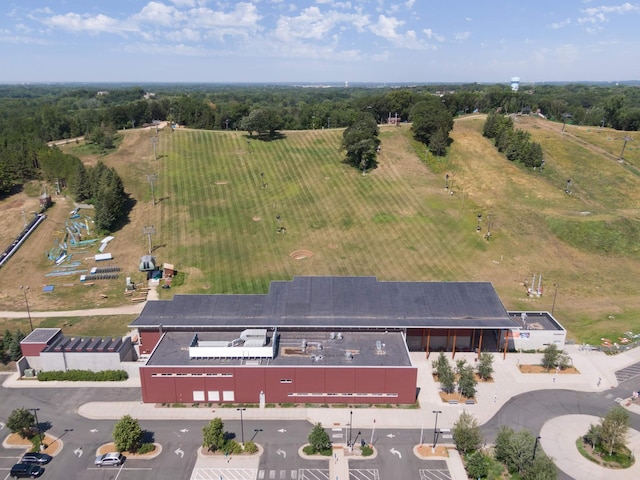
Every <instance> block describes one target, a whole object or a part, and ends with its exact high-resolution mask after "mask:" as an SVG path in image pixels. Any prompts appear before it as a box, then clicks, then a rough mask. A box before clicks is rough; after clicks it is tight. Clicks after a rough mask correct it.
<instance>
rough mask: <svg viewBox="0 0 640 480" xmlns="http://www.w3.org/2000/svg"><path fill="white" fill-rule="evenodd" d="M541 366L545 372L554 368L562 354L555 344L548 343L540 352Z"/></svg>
mask: <svg viewBox="0 0 640 480" xmlns="http://www.w3.org/2000/svg"><path fill="white" fill-rule="evenodd" d="M542 354H543V355H542V366H543V367H544V368H545V369H546V370H551V369H552V368H556V366H557V365H558V360H559V359H560V355H561V354H562V352H561V351H560V349H559V348H558V346H557V345H556V344H555V343H550V344H549V345H548V346H547V348H545V349H544V351H543V352H542Z"/></svg>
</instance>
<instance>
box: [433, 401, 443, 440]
mask: <svg viewBox="0 0 640 480" xmlns="http://www.w3.org/2000/svg"><path fill="white" fill-rule="evenodd" d="M433 413H435V414H436V423H435V425H434V426H433V448H436V443H438V414H439V413H442V411H441V410H434V411H433Z"/></svg>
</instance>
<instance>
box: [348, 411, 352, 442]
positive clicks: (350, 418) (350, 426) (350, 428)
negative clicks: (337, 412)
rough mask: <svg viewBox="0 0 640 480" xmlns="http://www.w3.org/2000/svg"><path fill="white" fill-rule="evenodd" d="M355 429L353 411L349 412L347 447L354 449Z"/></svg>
mask: <svg viewBox="0 0 640 480" xmlns="http://www.w3.org/2000/svg"><path fill="white" fill-rule="evenodd" d="M352 429H353V410H349V442H348V443H347V447H349V448H350V449H353V444H352V443H351V430H352Z"/></svg>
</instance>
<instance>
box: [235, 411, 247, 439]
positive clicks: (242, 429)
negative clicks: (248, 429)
mask: <svg viewBox="0 0 640 480" xmlns="http://www.w3.org/2000/svg"><path fill="white" fill-rule="evenodd" d="M236 410H237V411H239V412H240V435H241V437H240V438H241V439H242V445H244V422H243V420H242V412H244V411H245V410H246V408H236Z"/></svg>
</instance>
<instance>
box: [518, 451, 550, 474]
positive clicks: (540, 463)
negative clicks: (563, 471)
mask: <svg viewBox="0 0 640 480" xmlns="http://www.w3.org/2000/svg"><path fill="white" fill-rule="evenodd" d="M520 477H521V478H522V480H556V479H557V478H558V469H557V467H556V464H555V463H553V459H551V458H550V457H548V456H547V455H545V453H544V452H536V458H535V459H534V460H533V462H532V463H531V465H529V466H528V467H527V468H526V470H525V471H524V472H523V473H522V475H521V476H520Z"/></svg>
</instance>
